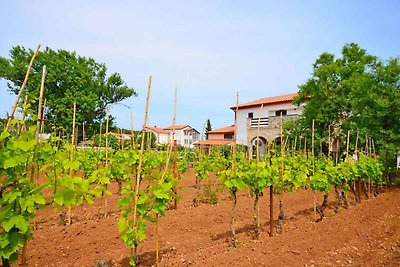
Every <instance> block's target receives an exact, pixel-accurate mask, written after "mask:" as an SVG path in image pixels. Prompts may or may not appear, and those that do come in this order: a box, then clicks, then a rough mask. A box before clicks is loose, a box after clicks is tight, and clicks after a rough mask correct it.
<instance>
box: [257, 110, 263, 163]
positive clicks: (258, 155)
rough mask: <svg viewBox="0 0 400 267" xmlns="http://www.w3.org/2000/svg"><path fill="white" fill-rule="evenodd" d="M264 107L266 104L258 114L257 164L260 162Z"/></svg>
mask: <svg viewBox="0 0 400 267" xmlns="http://www.w3.org/2000/svg"><path fill="white" fill-rule="evenodd" d="M263 107H264V103H263V104H261V107H260V111H259V113H258V122H257V154H256V156H257V163H258V162H259V161H260V121H261V111H262V109H263Z"/></svg>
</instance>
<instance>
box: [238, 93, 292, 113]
mask: <svg viewBox="0 0 400 267" xmlns="http://www.w3.org/2000/svg"><path fill="white" fill-rule="evenodd" d="M296 96H297V93H294V94H287V95H280V96H273V97H266V98H260V99H258V100H255V101H251V102H247V103H244V104H240V105H238V108H239V109H243V108H252V107H258V106H261V105H262V104H264V106H268V105H274V104H279V103H290V102H293V99H294V98H295V97H296ZM231 109H232V110H235V109H236V106H232V107H231Z"/></svg>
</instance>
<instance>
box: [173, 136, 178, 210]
mask: <svg viewBox="0 0 400 267" xmlns="http://www.w3.org/2000/svg"><path fill="white" fill-rule="evenodd" d="M177 164H178V147H177V145H176V140H174V178H175V181H176V183H177V181H178V165H177ZM173 190H174V193H175V194H177V187H176V186H174V188H173ZM177 209H178V202H177V201H176V196H175V197H174V210H177Z"/></svg>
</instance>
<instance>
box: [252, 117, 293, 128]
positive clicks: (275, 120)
mask: <svg viewBox="0 0 400 267" xmlns="http://www.w3.org/2000/svg"><path fill="white" fill-rule="evenodd" d="M298 116H299V115H297V114H294V115H285V116H282V120H283V121H284V122H285V121H288V120H291V119H293V118H296V117H298ZM258 121H260V128H277V127H279V126H280V123H281V116H270V117H261V118H248V119H247V127H248V128H257V127H258Z"/></svg>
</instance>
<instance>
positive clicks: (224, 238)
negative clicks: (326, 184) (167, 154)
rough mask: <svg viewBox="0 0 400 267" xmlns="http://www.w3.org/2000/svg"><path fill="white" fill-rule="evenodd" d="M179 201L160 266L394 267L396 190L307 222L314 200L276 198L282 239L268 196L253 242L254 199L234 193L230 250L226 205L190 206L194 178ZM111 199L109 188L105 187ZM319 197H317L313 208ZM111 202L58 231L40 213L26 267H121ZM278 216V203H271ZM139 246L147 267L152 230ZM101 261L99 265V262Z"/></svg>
mask: <svg viewBox="0 0 400 267" xmlns="http://www.w3.org/2000/svg"><path fill="white" fill-rule="evenodd" d="M182 184H184V187H183V189H181V190H180V192H179V193H180V195H181V196H182V200H181V201H180V202H179V204H178V209H177V210H171V211H168V212H167V215H166V217H164V218H161V220H160V224H159V235H160V236H159V240H160V251H161V256H160V257H161V262H160V264H161V266H188V265H193V266H327V265H330V266H399V265H400V188H389V189H387V190H386V191H385V192H384V193H382V194H379V195H378V196H377V197H372V198H370V199H369V200H366V199H365V198H363V200H362V203H360V204H357V205H355V204H354V199H353V198H352V197H351V196H350V194H349V200H350V205H349V208H348V209H345V208H340V210H339V212H338V213H335V212H334V207H333V202H334V201H335V196H334V194H333V193H331V194H330V196H329V200H330V203H331V205H329V206H328V208H327V210H326V212H325V214H326V218H325V219H324V220H323V221H321V222H319V223H315V222H314V212H313V193H312V192H311V191H307V190H297V191H295V192H291V193H285V194H284V195H283V198H282V200H283V207H284V209H285V212H286V216H287V219H286V221H285V224H284V228H283V232H282V233H281V234H276V233H274V236H273V237H269V233H268V231H269V219H268V218H269V194H268V193H264V196H262V197H261V199H260V219H261V223H262V232H261V236H260V238H259V239H254V238H253V237H254V227H253V216H252V214H253V198H252V197H251V196H250V195H249V194H248V192H245V191H242V192H240V194H238V209H237V224H236V228H237V233H238V235H237V236H238V240H239V243H238V245H237V247H236V248H233V247H232V246H230V245H229V244H230V238H231V232H230V228H229V219H230V215H231V208H232V201H231V199H230V197H229V195H228V194H227V193H226V192H224V193H221V194H220V195H219V196H220V201H219V203H218V204H216V205H210V204H200V205H199V206H197V207H193V205H192V197H193V195H194V192H195V190H196V189H195V188H194V184H195V179H194V174H193V170H190V171H189V172H188V173H187V174H186V176H185V179H184V180H183V181H182ZM112 191H113V192H116V185H113V186H112ZM322 197H323V196H322V194H317V201H318V203H321V202H322ZM117 200H118V196H117V195H115V194H114V195H112V196H110V197H107V202H108V207H109V212H110V215H109V216H108V217H107V218H103V217H102V216H100V215H99V207H100V200H97V201H96V202H95V203H94V204H93V205H88V204H85V205H83V206H80V207H74V208H73V209H72V225H70V226H64V225H60V224H59V214H60V211H54V208H53V207H47V208H46V209H44V210H41V211H39V214H38V217H37V219H36V221H37V228H38V229H37V230H35V231H34V239H33V240H32V241H29V243H28V249H27V258H28V266H96V264H97V262H98V261H99V260H104V261H105V262H107V264H108V265H107V266H128V262H129V260H128V256H129V253H130V250H129V249H128V248H127V247H126V246H125V245H124V244H123V242H122V240H121V238H120V236H119V233H118V229H117V222H118V217H119V212H118V210H117V208H116V203H117ZM274 212H275V214H274V217H275V218H277V215H278V198H277V197H275V201H274ZM147 232H148V234H147V240H145V241H144V242H143V243H141V244H140V247H139V253H140V259H141V266H153V265H155V263H156V259H155V236H154V233H155V224H154V223H150V224H149V225H148V229H147ZM104 261H103V262H104Z"/></svg>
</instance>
